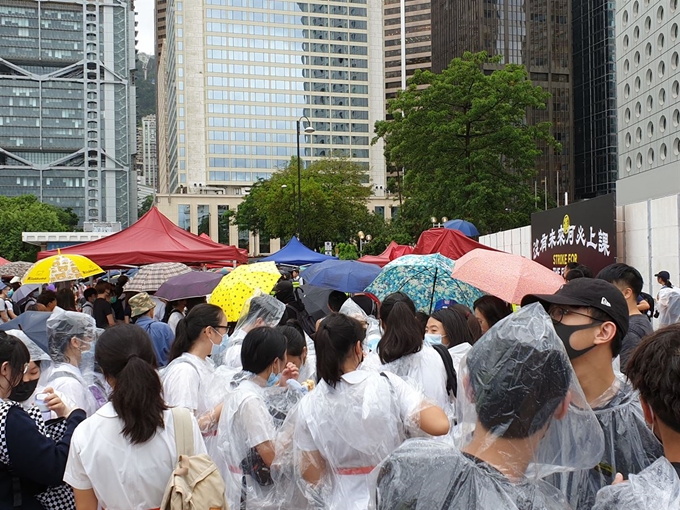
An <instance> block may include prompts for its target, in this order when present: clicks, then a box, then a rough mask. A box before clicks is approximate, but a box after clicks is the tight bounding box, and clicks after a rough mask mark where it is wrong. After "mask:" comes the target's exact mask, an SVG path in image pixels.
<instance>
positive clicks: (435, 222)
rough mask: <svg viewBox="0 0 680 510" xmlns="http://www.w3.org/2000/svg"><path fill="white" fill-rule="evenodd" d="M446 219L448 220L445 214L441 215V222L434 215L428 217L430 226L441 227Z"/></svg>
mask: <svg viewBox="0 0 680 510" xmlns="http://www.w3.org/2000/svg"><path fill="white" fill-rule="evenodd" d="M447 221H449V219H448V218H447V217H446V216H443V217H442V221H441V222H440V221H439V220H438V219H437V218H435V217H434V216H432V217H431V218H430V223H432V228H441V227H443V226H444V223H446V222H447Z"/></svg>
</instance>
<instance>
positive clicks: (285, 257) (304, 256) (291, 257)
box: [258, 237, 337, 266]
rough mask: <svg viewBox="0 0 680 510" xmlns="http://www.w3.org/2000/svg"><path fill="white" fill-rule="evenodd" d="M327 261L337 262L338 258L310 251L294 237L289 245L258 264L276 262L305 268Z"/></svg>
mask: <svg viewBox="0 0 680 510" xmlns="http://www.w3.org/2000/svg"><path fill="white" fill-rule="evenodd" d="M325 260H337V257H329V256H328V255H324V254H323V253H317V252H315V251H312V250H310V249H309V248H307V247H306V246H305V245H304V244H302V243H301V242H300V241H298V238H297V237H293V238H292V239H291V240H290V241H288V244H287V245H286V246H284V247H283V248H281V249H280V250H279V251H277V252H276V253H272V254H271V255H269V257H265V258H263V259H260V260H258V262H275V263H277V264H287V265H289V266H304V265H305V264H316V263H317V262H323V261H325Z"/></svg>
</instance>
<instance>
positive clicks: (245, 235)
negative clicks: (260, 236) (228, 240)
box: [238, 230, 250, 251]
mask: <svg viewBox="0 0 680 510" xmlns="http://www.w3.org/2000/svg"><path fill="white" fill-rule="evenodd" d="M238 247H239V248H241V249H242V250H248V251H250V232H248V231H247V230H239V231H238Z"/></svg>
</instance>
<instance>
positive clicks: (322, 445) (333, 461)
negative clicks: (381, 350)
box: [293, 370, 426, 510]
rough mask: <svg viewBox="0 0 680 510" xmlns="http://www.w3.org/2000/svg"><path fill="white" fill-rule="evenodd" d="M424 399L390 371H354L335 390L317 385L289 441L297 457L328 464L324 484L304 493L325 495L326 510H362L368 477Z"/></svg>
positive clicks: (301, 408) (305, 401)
mask: <svg viewBox="0 0 680 510" xmlns="http://www.w3.org/2000/svg"><path fill="white" fill-rule="evenodd" d="M424 400H425V398H424V396H423V395H422V393H420V392H418V391H417V390H415V389H414V388H413V387H411V386H410V385H409V384H407V383H406V382H405V381H404V380H402V379H401V378H399V377H398V376H396V375H394V374H392V373H389V372H387V373H385V375H381V374H378V373H375V372H370V371H366V370H355V371H353V372H349V373H347V374H344V375H343V376H342V379H341V380H340V381H339V382H338V383H337V385H336V387H335V388H333V387H332V386H330V385H329V384H327V383H326V382H325V381H324V380H323V379H322V380H321V381H319V384H318V386H317V387H316V389H314V390H313V391H311V392H310V393H309V394H307V395H305V397H304V398H303V399H302V400H301V401H300V404H299V406H298V415H297V423H296V428H295V434H294V442H293V448H294V449H295V450H296V451H297V452H299V453H297V454H296V455H295V458H300V454H301V453H303V452H312V451H318V452H319V453H320V454H321V456H322V457H323V458H324V459H325V461H326V463H325V464H326V465H325V474H324V477H323V480H322V482H321V484H324V485H325V486H324V487H311V486H309V487H308V488H307V490H306V492H307V493H308V494H310V496H311V495H312V494H315V493H317V494H318V493H321V494H324V495H329V496H328V500H327V501H326V507H325V508H327V509H328V510H365V509H366V508H367V507H368V502H369V473H370V472H371V471H372V470H373V469H374V468H375V466H377V465H378V464H380V462H381V461H382V460H383V459H385V457H387V456H388V455H389V454H390V453H391V452H392V451H393V450H394V449H396V448H397V447H398V446H399V445H400V444H401V443H402V442H403V441H404V440H405V438H406V430H408V429H410V428H411V425H413V424H414V421H415V420H417V419H418V418H417V417H418V414H419V412H420V411H421V410H422V409H423V408H424V407H425V406H426V404H425V402H424ZM414 430H415V428H414ZM298 476H301V474H299V475H298ZM300 480H301V481H302V483H304V481H303V480H302V478H300ZM328 484H330V487H328ZM312 497H313V496H312Z"/></svg>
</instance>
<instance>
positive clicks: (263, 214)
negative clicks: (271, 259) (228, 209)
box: [234, 158, 375, 249]
mask: <svg viewBox="0 0 680 510" xmlns="http://www.w3.org/2000/svg"><path fill="white" fill-rule="evenodd" d="M365 172H366V170H365V169H364V168H363V167H361V166H360V165H358V164H356V163H353V162H352V161H350V160H347V159H339V158H328V159H323V160H319V161H315V162H313V163H311V164H310V165H309V166H308V167H307V168H303V169H302V172H301V183H302V186H301V187H302V208H301V223H302V232H300V238H301V241H302V242H303V243H304V244H305V245H306V246H308V247H309V248H312V249H316V248H321V247H322V246H323V243H324V241H333V242H346V241H348V240H349V239H350V238H352V237H356V234H357V232H359V230H362V228H366V227H367V226H368V225H371V224H372V222H373V221H374V218H375V215H373V214H371V213H369V212H368V209H367V208H366V203H367V200H368V197H369V196H370V194H371V190H370V188H369V187H368V186H366V185H364V184H362V181H363V180H364V175H365ZM234 222H235V223H236V224H237V225H238V226H239V228H241V229H248V230H251V231H254V232H259V234H260V235H261V236H270V237H272V238H277V237H280V238H281V239H283V240H286V241H287V240H288V239H290V238H291V237H292V236H293V235H295V233H296V232H297V229H298V218H297V159H296V158H292V159H291V161H290V163H289V164H288V166H287V167H286V168H283V169H281V170H280V171H278V172H276V173H274V174H273V175H272V177H271V179H270V180H268V181H259V182H257V183H255V184H254V185H253V186H252V187H251V189H250V193H249V194H248V196H247V197H246V198H245V200H244V201H243V203H241V205H240V206H239V208H238V212H237V213H236V215H235V217H234Z"/></svg>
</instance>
